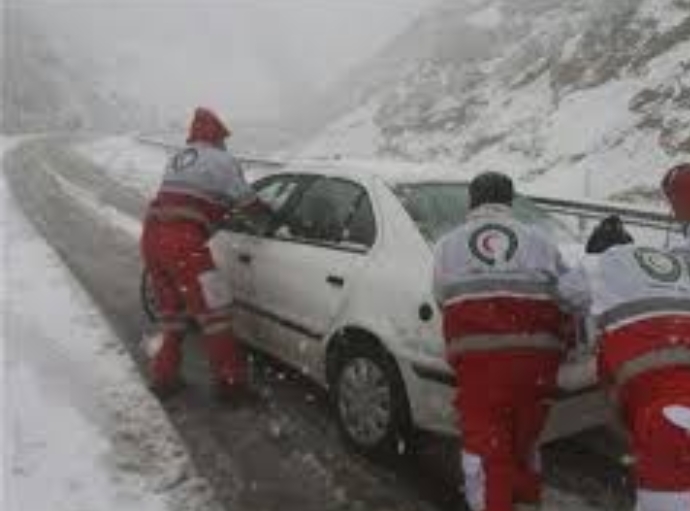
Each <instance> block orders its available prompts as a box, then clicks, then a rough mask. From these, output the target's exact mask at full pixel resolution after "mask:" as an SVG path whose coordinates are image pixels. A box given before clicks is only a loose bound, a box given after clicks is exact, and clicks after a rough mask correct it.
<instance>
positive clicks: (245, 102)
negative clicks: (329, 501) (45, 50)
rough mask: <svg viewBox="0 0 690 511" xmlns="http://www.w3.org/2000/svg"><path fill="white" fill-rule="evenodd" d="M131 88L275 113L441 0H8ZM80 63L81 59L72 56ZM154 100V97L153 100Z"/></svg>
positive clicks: (68, 48) (66, 48)
mask: <svg viewBox="0 0 690 511" xmlns="http://www.w3.org/2000/svg"><path fill="white" fill-rule="evenodd" d="M9 1H10V2H14V3H18V4H20V5H22V6H24V7H27V6H28V7H29V8H30V9H31V10H32V11H33V12H36V13H40V18H41V19H42V23H43V25H44V27H45V30H44V31H45V33H46V34H48V35H49V36H50V37H51V40H52V41H53V42H52V44H54V45H55V48H57V49H58V50H59V51H60V52H61V53H62V54H68V55H70V56H71V57H74V58H72V59H71V60H73V62H75V63H77V64H79V65H81V64H80V63H81V61H82V59H83V58H84V56H88V58H89V61H90V66H91V67H89V68H88V69H94V68H96V69H98V70H99V71H98V74H99V77H98V78H99V79H103V80H104V81H106V82H107V83H109V84H111V85H115V86H116V88H117V89H118V90H120V91H121V92H122V93H124V94H126V95H135V96H136V97H138V98H147V100H150V101H155V102H158V104H159V105H160V106H161V108H176V107H179V106H182V105H185V104H186V103H188V102H201V103H204V102H205V103H211V104H213V103H216V104H218V103H220V104H222V106H223V108H227V109H232V110H233V112H234V113H235V115H237V116H239V117H242V118H245V119H246V118H271V117H275V116H276V115H275V114H276V113H278V114H279V111H280V109H281V108H282V105H284V104H285V103H286V102H290V101H292V100H299V99H298V96H303V97H308V96H309V94H310V93H312V92H315V91H317V90H320V89H323V88H324V87H326V86H327V85H329V84H331V83H333V82H334V81H336V80H338V79H339V78H341V77H342V76H343V74H344V73H345V72H346V71H347V70H348V69H350V68H352V66H354V65H355V64H357V63H358V62H359V61H361V60H363V59H365V58H366V57H368V56H369V55H371V54H373V53H374V52H375V51H376V50H377V49H379V48H381V47H382V46H383V45H384V44H385V42H386V41H388V40H389V39H390V38H391V37H393V36H395V35H396V34H398V33H400V32H401V31H402V30H404V28H405V27H406V26H407V25H408V24H409V23H411V22H412V21H413V20H414V19H415V18H416V17H417V16H419V15H420V13H421V12H423V11H424V9H426V8H429V7H430V6H432V5H434V4H435V3H436V2H437V0H9ZM75 65H76V64H75ZM149 98H150V99H149Z"/></svg>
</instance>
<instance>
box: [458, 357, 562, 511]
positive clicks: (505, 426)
mask: <svg viewBox="0 0 690 511" xmlns="http://www.w3.org/2000/svg"><path fill="white" fill-rule="evenodd" d="M560 359H561V356H560V353H557V352H548V351H544V350H541V351H540V350H532V349H521V350H505V351H500V352H477V353H471V354H464V355H461V356H459V357H458V358H457V359H456V360H455V361H454V364H453V365H454V366H455V370H456V375H457V383H458V393H457V397H456V400H455V407H456V410H457V412H458V419H459V428H460V432H461V439H462V442H463V453H462V462H463V472H464V476H465V495H466V498H467V501H468V503H469V504H470V507H471V508H472V510H473V511H512V510H513V509H514V507H513V504H514V503H515V502H525V503H536V502H539V501H540V500H541V476H540V467H539V458H538V448H537V443H538V439H539V436H540V434H541V432H542V429H543V427H544V424H545V422H546V418H547V415H548V412H549V408H550V401H551V399H552V397H553V394H554V392H555V389H556V376H557V372H558V366H559V363H560Z"/></svg>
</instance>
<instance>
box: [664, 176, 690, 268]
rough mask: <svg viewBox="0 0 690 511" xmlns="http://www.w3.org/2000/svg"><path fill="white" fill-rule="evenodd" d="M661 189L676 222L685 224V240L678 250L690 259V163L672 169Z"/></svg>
mask: <svg viewBox="0 0 690 511" xmlns="http://www.w3.org/2000/svg"><path fill="white" fill-rule="evenodd" d="M661 188H662V190H663V192H664V194H665V195H666V198H667V199H668V201H669V203H670V204H671V207H672V208H673V214H674V216H675V218H676V220H678V221H679V222H681V223H682V224H683V235H684V238H685V239H684V242H683V243H682V244H681V246H679V247H676V250H677V251H678V252H682V253H684V254H685V256H687V257H690V163H682V164H680V165H676V166H675V167H673V168H671V169H670V170H669V171H668V172H667V173H666V176H664V179H663V181H662V183H661Z"/></svg>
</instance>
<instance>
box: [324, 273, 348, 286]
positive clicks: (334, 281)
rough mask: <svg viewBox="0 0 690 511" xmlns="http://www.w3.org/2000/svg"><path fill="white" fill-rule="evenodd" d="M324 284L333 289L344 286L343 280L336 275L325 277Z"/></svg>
mask: <svg viewBox="0 0 690 511" xmlns="http://www.w3.org/2000/svg"><path fill="white" fill-rule="evenodd" d="M326 282H328V283H329V284H330V285H331V286H334V287H343V286H344V285H345V279H344V278H342V277H339V276H338V275H329V276H328V277H326Z"/></svg>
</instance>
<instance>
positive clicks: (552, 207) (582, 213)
mask: <svg viewBox="0 0 690 511" xmlns="http://www.w3.org/2000/svg"><path fill="white" fill-rule="evenodd" d="M136 140H137V141H138V142H140V143H142V144H145V145H152V146H157V147H162V148H164V149H165V150H168V151H174V150H178V149H180V147H181V145H180V144H176V143H174V142H170V141H166V140H162V139H159V138H154V137H148V136H140V137H136ZM237 158H238V160H240V162H242V163H244V164H247V165H250V166H261V167H273V168H280V167H285V166H286V165H287V164H288V161H287V160H278V159H271V158H262V157H258V156H254V155H245V154H238V155H237ZM529 198H530V199H531V200H533V201H534V202H535V203H537V204H538V205H539V206H541V207H542V208H543V209H545V210H546V211H548V212H550V213H553V214H556V215H563V216H566V217H571V218H574V219H575V220H576V221H577V222H578V230H579V234H580V236H581V237H583V238H584V237H585V236H586V235H587V234H588V227H589V221H599V220H602V219H603V218H606V217H607V216H610V215H618V216H619V217H620V218H621V220H622V221H623V223H624V224H625V225H627V226H631V227H638V228H642V229H649V230H652V231H654V232H656V233H661V234H664V235H667V236H669V235H670V234H671V233H674V232H680V231H681V225H680V224H679V223H678V222H676V221H674V219H673V218H672V217H671V215H670V214H668V213H663V212H661V211H658V210H657V211H654V210H651V209H644V208H632V207H629V206H624V205H621V204H617V203H612V202H599V201H591V200H577V201H575V200H568V199H559V198H554V197H545V196H535V195H530V196H529Z"/></svg>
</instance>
